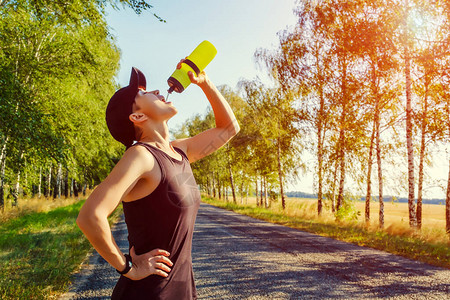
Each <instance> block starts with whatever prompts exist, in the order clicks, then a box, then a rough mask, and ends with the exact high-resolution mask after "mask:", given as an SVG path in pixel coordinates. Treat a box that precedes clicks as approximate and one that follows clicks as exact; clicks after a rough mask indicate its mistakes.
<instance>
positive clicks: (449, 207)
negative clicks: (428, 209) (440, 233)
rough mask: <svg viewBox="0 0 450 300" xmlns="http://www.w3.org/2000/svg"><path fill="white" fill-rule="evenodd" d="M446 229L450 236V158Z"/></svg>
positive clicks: (449, 162)
mask: <svg viewBox="0 0 450 300" xmlns="http://www.w3.org/2000/svg"><path fill="white" fill-rule="evenodd" d="M445 230H446V232H447V234H448V235H449V236H450V159H449V160H448V180H447V197H446V199H445Z"/></svg>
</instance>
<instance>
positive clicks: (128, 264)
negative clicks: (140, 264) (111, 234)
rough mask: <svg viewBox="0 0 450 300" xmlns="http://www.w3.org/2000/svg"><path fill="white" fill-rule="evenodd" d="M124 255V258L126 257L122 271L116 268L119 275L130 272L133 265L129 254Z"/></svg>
mask: <svg viewBox="0 0 450 300" xmlns="http://www.w3.org/2000/svg"><path fill="white" fill-rule="evenodd" d="M124 256H125V259H126V262H125V269H124V270H123V271H119V270H117V269H116V271H117V273H119V274H121V275H124V274H127V273H128V272H130V270H131V267H132V266H133V261H132V260H131V256H130V255H128V254H125V255H124Z"/></svg>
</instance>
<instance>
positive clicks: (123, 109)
mask: <svg viewBox="0 0 450 300" xmlns="http://www.w3.org/2000/svg"><path fill="white" fill-rule="evenodd" d="M146 85H147V82H146V80H145V76H144V73H142V72H141V71H140V70H139V69H138V68H135V67H133V68H131V76H130V83H129V84H128V86H126V87H123V88H121V89H119V90H118V91H116V92H115V93H114V95H113V96H112V97H111V99H110V100H109V103H108V106H107V107H106V124H107V125H108V129H109V132H110V133H111V135H112V136H113V138H114V139H116V140H117V141H119V142H121V143H122V144H124V145H125V147H127V148H128V147H130V146H131V145H132V144H133V141H134V140H135V132H134V125H133V122H131V121H130V118H129V116H130V115H131V113H132V112H133V103H134V99H135V98H136V95H137V93H138V91H139V89H144V90H145V89H146Z"/></svg>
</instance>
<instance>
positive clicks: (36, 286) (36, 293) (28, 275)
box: [0, 201, 120, 299]
mask: <svg viewBox="0 0 450 300" xmlns="http://www.w3.org/2000/svg"><path fill="white" fill-rule="evenodd" d="M83 203H84V201H77V202H76V203H74V204H70V205H67V206H64V207H59V208H56V209H52V210H49V211H44V212H32V213H28V214H25V215H22V216H20V217H16V218H11V219H9V220H8V221H5V222H3V223H2V224H1V225H0V298H1V299H48V298H55V297H56V296H57V295H58V294H60V293H62V292H64V291H65V290H66V287H67V286H68V285H69V284H70V277H71V274H72V273H73V271H74V270H76V269H77V268H78V267H79V265H80V263H81V262H82V260H83V259H84V258H85V257H86V254H87V253H88V252H89V251H90V250H91V246H90V244H89V242H88V241H87V239H86V238H85V237H84V236H83V234H82V232H81V231H80V230H79V229H78V226H77V225H76V223H75V221H76V218H77V216H78V212H79V210H80V208H81V206H82V205H83ZM47 208H48V207H47ZM119 214H120V210H116V211H115V213H114V214H113V216H112V218H111V219H110V221H112V220H113V219H115V218H117V216H118V215H119Z"/></svg>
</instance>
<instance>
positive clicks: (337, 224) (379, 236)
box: [202, 195, 450, 268]
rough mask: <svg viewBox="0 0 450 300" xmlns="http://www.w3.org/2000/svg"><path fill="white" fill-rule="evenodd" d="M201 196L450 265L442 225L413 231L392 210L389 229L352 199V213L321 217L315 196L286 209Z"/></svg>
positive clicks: (276, 219) (234, 208)
mask: <svg viewBox="0 0 450 300" xmlns="http://www.w3.org/2000/svg"><path fill="white" fill-rule="evenodd" d="M202 198H203V201H204V202H206V203H209V204H212V205H215V206H218V207H222V208H225V209H228V210H232V211H235V212H238V213H241V214H245V215H248V216H251V217H254V218H258V219H262V220H265V221H269V222H273V223H277V224H281V225H285V226H289V227H292V228H297V229H301V230H304V231H308V232H311V233H316V234H320V235H323V236H328V237H332V238H335V239H338V240H342V241H346V242H350V243H354V244H357V245H361V246H367V247H372V248H375V249H379V250H383V251H387V252H391V253H394V254H397V255H402V256H404V257H408V258H411V259H416V260H420V261H423V262H426V263H429V264H432V265H436V266H442V267H446V268H450V241H449V238H448V236H447V235H446V234H445V230H444V229H443V228H442V229H441V228H439V227H430V228H426V227H424V228H423V229H422V231H414V230H411V229H410V228H409V227H407V225H406V224H403V223H406V222H400V223H399V222H398V221H396V220H395V218H394V219H392V218H390V217H389V216H390V215H389V214H387V218H386V219H387V220H386V224H387V228H386V229H384V230H381V229H379V228H378V222H377V221H374V222H372V224H371V225H369V226H367V225H366V224H365V223H364V222H363V221H362V218H363V217H364V216H361V213H358V211H359V210H358V205H359V204H358V203H351V205H353V208H351V209H349V216H346V217H344V218H341V219H340V220H336V217H335V216H334V215H333V214H332V213H331V212H328V211H325V212H324V213H323V214H322V216H320V217H318V216H317V206H316V203H315V201H312V200H305V199H303V200H302V199H288V200H287V203H286V204H287V205H286V209H285V210H284V211H283V209H282V208H281V204H280V203H273V204H272V207H270V208H267V209H266V208H262V207H257V206H256V204H255V203H256V202H255V201H254V199H250V200H249V201H248V202H247V204H234V203H232V202H225V201H221V200H218V199H214V198H210V197H207V196H205V195H203V196H202ZM424 217H425V216H424Z"/></svg>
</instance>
